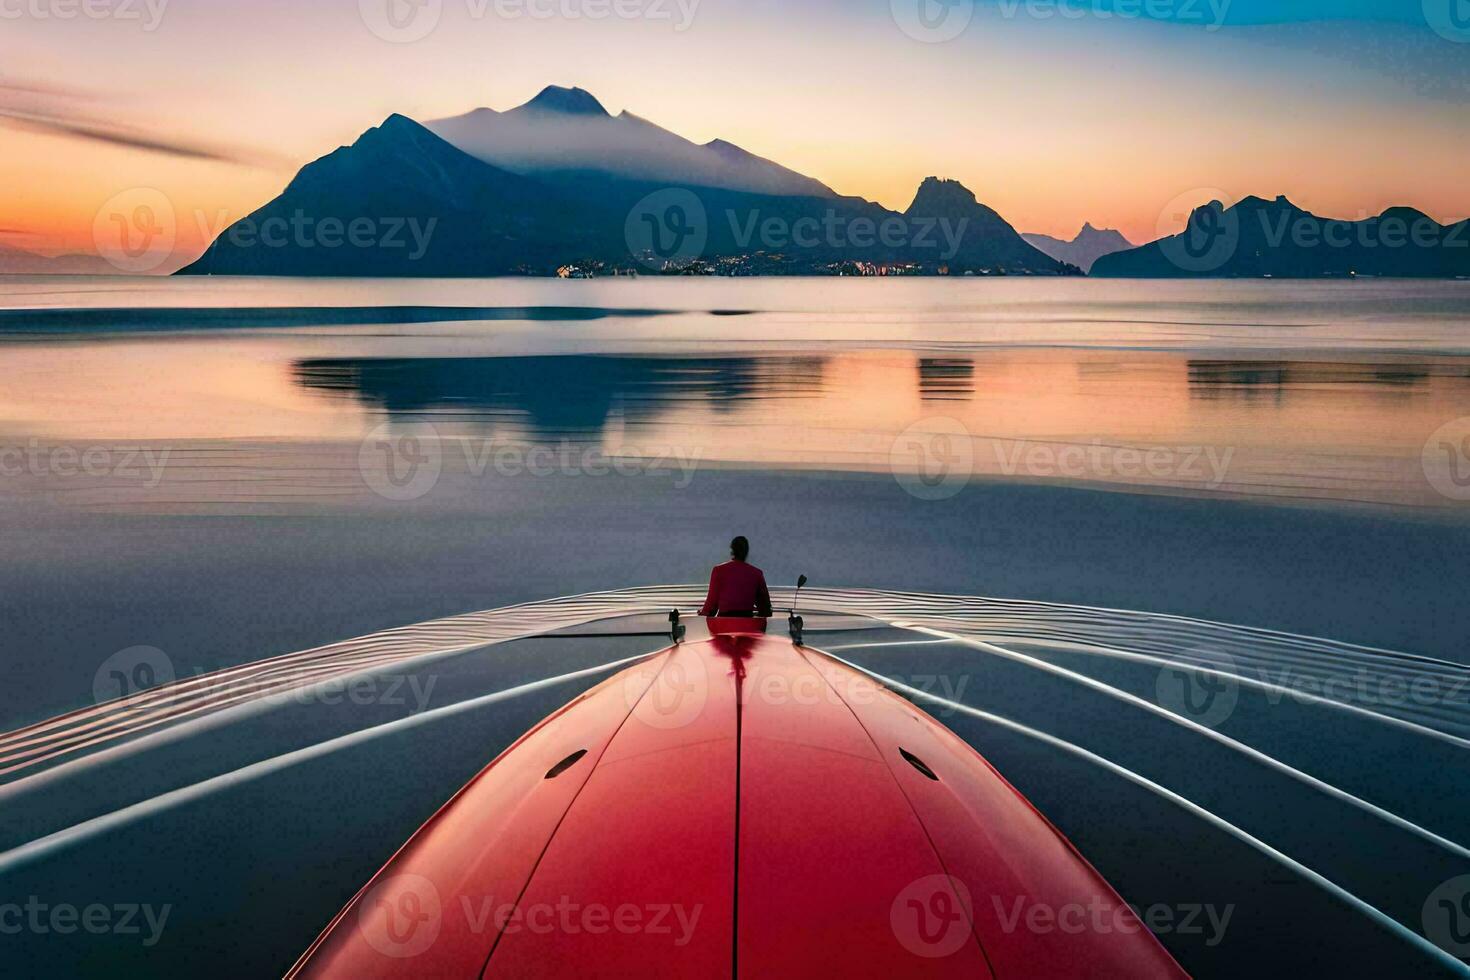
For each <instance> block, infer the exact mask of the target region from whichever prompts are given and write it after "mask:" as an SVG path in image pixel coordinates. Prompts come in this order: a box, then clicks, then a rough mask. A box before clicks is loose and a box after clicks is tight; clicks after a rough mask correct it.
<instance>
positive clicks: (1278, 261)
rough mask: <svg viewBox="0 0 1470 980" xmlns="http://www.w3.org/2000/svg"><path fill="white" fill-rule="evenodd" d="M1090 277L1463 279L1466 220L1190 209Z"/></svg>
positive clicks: (1285, 208)
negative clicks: (1180, 227)
mask: <svg viewBox="0 0 1470 980" xmlns="http://www.w3.org/2000/svg"><path fill="white" fill-rule="evenodd" d="M1092 274H1093V275H1094V276H1101V277H1117V278H1193V277H1204V278H1239V277H1272V278H1278V279H1312V278H1329V277H1351V276H1392V277H1405V278H1453V277H1463V276H1470V222H1466V221H1462V222H1459V223H1458V224H1454V225H1441V224H1439V223H1438V222H1436V221H1435V220H1434V219H1433V218H1430V217H1429V216H1428V215H1426V214H1423V213H1422V212H1419V211H1416V210H1414V209H1412V208H1390V209H1389V210H1387V211H1385V212H1383V213H1382V214H1381V215H1379V216H1377V217H1375V218H1368V219H1366V220H1363V221H1347V220H1342V219H1337V218H1323V217H1319V216H1318V215H1315V214H1312V213H1311V212H1309V211H1305V210H1303V209H1302V208H1299V207H1297V206H1296V205H1295V204H1293V203H1292V202H1291V201H1289V200H1287V199H1286V198H1285V197H1284V196H1283V197H1278V198H1276V199H1275V200H1272V201H1268V200H1265V199H1264V198H1259V197H1247V198H1246V199H1245V200H1243V201H1241V202H1240V203H1239V204H1236V205H1235V206H1233V207H1230V208H1227V207H1225V205H1223V204H1222V203H1220V202H1219V201H1212V202H1210V203H1209V204H1206V205H1204V206H1203V207H1199V208H1196V209H1195V210H1194V212H1193V213H1192V214H1191V215H1190V217H1189V222H1188V225H1187V226H1186V228H1185V230H1184V231H1183V232H1181V233H1180V234H1178V235H1173V236H1170V237H1168V238H1164V239H1161V240H1159V241H1157V242H1153V243H1151V244H1149V245H1144V246H1142V247H1141V248H1136V249H1131V250H1129V251H1126V252H1116V253H1114V254H1112V255H1106V256H1103V257H1102V258H1100V259H1099V260H1098V261H1097V263H1096V264H1095V265H1094V266H1093V268H1092Z"/></svg>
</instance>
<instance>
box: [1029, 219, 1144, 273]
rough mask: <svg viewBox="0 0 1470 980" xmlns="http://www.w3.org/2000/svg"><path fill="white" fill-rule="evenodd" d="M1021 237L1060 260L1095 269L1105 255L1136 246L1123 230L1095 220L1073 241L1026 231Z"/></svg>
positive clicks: (1080, 267)
mask: <svg viewBox="0 0 1470 980" xmlns="http://www.w3.org/2000/svg"><path fill="white" fill-rule="evenodd" d="M1021 237H1022V238H1024V239H1026V241H1028V242H1030V243H1031V244H1032V245H1034V246H1035V247H1036V248H1038V249H1040V250H1041V251H1042V252H1045V253H1046V254H1047V255H1050V256H1051V257H1052V258H1054V259H1056V260H1057V261H1058V262H1066V263H1069V264H1071V265H1075V266H1076V267H1077V268H1079V269H1081V270H1082V271H1083V272H1091V271H1092V266H1093V264H1094V263H1096V262H1097V260H1098V259H1100V258H1102V257H1103V256H1104V255H1112V254H1113V253H1114V252H1126V251H1128V250H1129V249H1130V248H1134V247H1136V246H1135V245H1134V244H1133V243H1132V242H1130V241H1129V240H1128V239H1126V238H1124V237H1123V233H1122V232H1119V231H1114V230H1112V229H1111V228H1108V229H1098V228H1094V227H1092V223H1091V222H1088V223H1087V224H1085V225H1083V226H1082V230H1081V231H1079V232H1078V233H1077V237H1076V238H1074V239H1072V240H1071V241H1070V242H1069V241H1064V240H1062V239H1060V238H1053V237H1051V236H1050V235H1022V236H1021Z"/></svg>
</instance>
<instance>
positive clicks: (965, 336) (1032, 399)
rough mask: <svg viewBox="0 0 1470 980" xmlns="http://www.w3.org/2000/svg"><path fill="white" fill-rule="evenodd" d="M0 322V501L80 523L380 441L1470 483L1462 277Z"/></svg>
mask: <svg viewBox="0 0 1470 980" xmlns="http://www.w3.org/2000/svg"><path fill="white" fill-rule="evenodd" d="M0 307H3V308H4V309H3V312H0V358H3V361H4V364H5V368H6V372H5V377H6V383H5V386H4V389H3V391H0V442H3V443H4V444H6V445H9V446H11V447H15V448H25V447H32V448H31V452H30V455H31V457H34V456H35V455H36V454H37V453H38V452H39V453H41V454H42V455H44V456H45V457H46V461H45V462H43V463H41V464H35V463H30V464H28V465H27V466H26V467H25V468H24V472H21V473H18V474H17V473H11V474H10V475H12V476H17V477H18V479H15V480H12V481H9V482H10V485H11V487H12V489H13V488H16V487H19V488H21V490H22V492H24V493H28V494H47V495H50V494H52V493H55V492H57V491H58V490H64V491H67V492H69V493H70V497H69V499H71V500H73V501H77V502H82V503H85V504H87V505H96V504H103V505H109V504H124V505H129V506H132V505H141V506H149V507H155V508H165V509H167V508H171V507H193V506H214V507H217V508H225V509H231V508H238V507H241V506H245V507H247V508H248V507H249V506H251V505H263V504H269V505H272V506H281V505H283V504H284V503H286V502H290V503H292V504H296V505H301V504H303V503H304V502H306V501H311V502H312V503H313V504H315V505H321V504H326V503H330V502H333V501H339V502H340V501H342V500H344V499H350V498H351V497H352V496H353V495H355V494H360V493H362V492H364V491H365V490H366V489H367V488H368V484H370V482H371V481H370V480H365V479H364V478H362V474H360V473H355V472H354V470H355V469H360V468H361V467H360V466H359V465H358V457H359V449H360V448H361V446H362V445H363V440H364V438H365V437H367V436H368V435H369V434H378V435H381V434H382V432H383V431H384V430H382V429H381V428H380V427H381V426H383V425H384V424H385V423H388V424H389V425H390V429H389V430H387V431H388V432H389V433H390V437H391V438H398V437H402V436H404V435H405V434H407V435H411V436H420V435H421V436H423V437H425V438H427V439H429V440H431V441H433V442H434V446H435V452H436V453H438V455H439V456H441V457H442V465H443V466H444V467H445V468H446V469H447V470H449V471H451V472H454V471H464V470H467V471H470V472H475V471H477V470H483V468H484V467H485V466H487V465H501V464H500V463H498V462H497V457H496V456H495V453H496V452H499V451H500V450H502V449H504V450H505V452H506V453H507V454H509V455H507V456H506V460H508V461H509V462H507V463H506V464H505V465H513V461H514V459H526V458H528V454H529V453H531V452H532V451H533V450H539V451H540V452H541V453H542V454H543V456H545V454H547V453H551V454H554V455H555V456H556V458H557V460H558V462H557V464H556V465H557V466H559V467H562V468H566V467H567V466H568V465H571V466H573V467H577V466H584V465H596V464H595V463H593V464H585V463H584V462H582V461H583V460H584V458H591V457H586V453H588V452H589V451H590V452H591V453H593V454H594V455H595V457H596V458H598V459H601V458H604V457H605V458H607V459H636V460H644V461H647V460H665V461H673V462H674V463H677V465H678V466H680V467H683V468H685V469H688V470H689V471H691V472H692V471H695V470H697V469H698V468H703V467H710V466H730V465H737V466H754V467H759V468H779V469H827V470H846V471H854V470H856V471H865V472H875V473H888V472H892V473H895V474H896V475H899V476H900V477H901V479H903V480H917V481H918V484H919V485H920V486H921V487H926V488H927V487H930V486H931V485H946V486H951V487H952V486H956V485H961V484H963V482H964V481H965V479H966V478H968V477H971V476H974V477H978V478H989V479H1008V480H1020V481H1027V482H1040V483H1081V484H1087V485H1099V486H1108V487H1120V488H1134V489H1161V488H1162V489H1168V490H1171V491H1174V492H1186V493H1193V494H1229V495H1247V496H1252V497H1271V498H1287V499H1298V498H1307V499H1319V500H1320V499H1325V500H1335V501H1371V502H1380V503H1393V504H1407V505H1413V506H1434V507H1444V506H1448V505H1451V504H1453V503H1455V502H1456V497H1457V496H1461V495H1458V494H1457V493H1456V491H1457V490H1461V489H1464V488H1465V486H1466V482H1467V481H1470V456H1467V455H1466V453H1465V449H1466V446H1467V445H1470V443H1467V442H1465V441H1464V440H1465V439H1466V438H1467V437H1470V423H1466V425H1465V426H1461V428H1466V431H1465V432H1461V431H1460V429H1459V428H1457V427H1456V426H1455V425H1454V422H1455V420H1457V419H1462V418H1464V417H1466V416H1470V357H1467V356H1466V355H1470V284H1466V283H1429V284H1425V283H1406V282H1386V281H1382V282H1380V281H1369V282H1353V283H1328V284H1307V283H1257V282H1242V283H1091V282H1076V281H1057V282H1048V281H1020V280H1017V281H994V280H987V281H956V282H939V283H935V282H932V281H893V280H885V281H881V282H877V281H862V280H774V281H750V280H746V281H720V280H714V281H711V280H638V281H626V280H625V281H611V282H610V281H602V282H569V283H564V282H548V281H536V280H525V281H427V282H425V281H414V282H396V281H365V282H339V281H325V282H322V281H296V280H286V281H271V280H222V281H211V280H178V281H175V280H156V279H146V280H84V279H13V280H7V281H5V282H3V283H0ZM1447 427H1448V428H1447ZM63 445H64V446H69V447H72V448H73V449H74V450H75V451H76V452H78V453H83V452H86V451H87V450H89V449H91V450H94V451H100V452H101V453H109V454H112V456H113V457H116V456H117V454H118V453H119V452H120V450H122V449H123V447H129V448H134V447H136V448H148V449H150V450H151V451H152V452H153V454H154V457H153V458H155V459H156V460H159V461H160V463H159V470H158V474H157V477H156V479H155V478H153V477H152V476H150V477H149V478H148V479H144V480H142V481H141V482H143V483H151V484H153V485H151V486H144V487H139V486H138V483H139V482H140V481H139V480H136V479H134V478H133V477H132V476H131V474H126V475H124V476H123V477H122V478H118V476H117V474H116V473H112V472H108V473H106V474H105V475H102V476H98V477H96V478H88V475H87V474H80V475H77V474H74V473H72V472H71V468H69V467H67V466H65V465H62V466H59V467H58V466H56V465H53V463H52V462H51V460H52V459H54V457H55V456H56V453H57V447H59V446H63ZM165 451H167V458H166V460H165V458H164V454H165ZM9 458H12V459H13V458H16V457H14V456H13V455H12V457H9ZM69 458H70V456H68V455H66V453H65V451H62V459H63V460H65V459H69ZM96 458H97V459H101V455H97V456H96ZM548 458H549V457H548ZM569 459H570V460H572V463H570V464H568V463H567V462H566V460H569ZM12 469H13V468H12ZM95 469H97V470H98V471H100V470H102V469H105V468H104V467H96V468H95ZM58 470H64V471H66V472H64V473H58V472H57V471H58ZM58 478H59V479H58ZM1446 488H1448V491H1447V490H1446ZM921 492H924V491H922V490H921Z"/></svg>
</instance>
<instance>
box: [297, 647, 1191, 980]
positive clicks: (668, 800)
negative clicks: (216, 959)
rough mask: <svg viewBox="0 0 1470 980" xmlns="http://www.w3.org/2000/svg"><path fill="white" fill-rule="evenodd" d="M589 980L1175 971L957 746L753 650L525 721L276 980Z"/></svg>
mask: <svg viewBox="0 0 1470 980" xmlns="http://www.w3.org/2000/svg"><path fill="white" fill-rule="evenodd" d="M1036 909H1040V910H1043V914H1042V915H1041V916H1040V917H1038V915H1037V914H1036V913H1035V912H1033V910H1036ZM1018 912H1019V914H1018ZM1068 916H1073V917H1075V918H1076V923H1077V924H1076V927H1073V923H1072V921H1071V919H1068V918H1066V917H1068ZM1043 919H1044V920H1045V921H1047V922H1048V923H1049V925H1048V926H1047V927H1046V928H1040V927H1038V926H1037V922H1038V921H1041V920H1043ZM589 973H591V974H596V975H598V976H627V977H635V976H636V977H662V976H667V977H710V976H722V975H729V976H749V977H763V976H770V975H798V976H801V975H814V974H834V975H839V976H848V977H893V976H905V977H908V976H912V977H987V976H995V977H1006V978H1010V977H1038V978H1041V977H1046V978H1065V977H1078V978H1081V977H1130V978H1149V977H1179V976H1183V973H1182V971H1181V970H1180V969H1179V967H1178V966H1177V965H1176V964H1175V963H1174V961H1173V960H1172V959H1171V958H1170V957H1169V955H1168V954H1167V953H1166V952H1165V951H1164V950H1163V948H1162V947H1161V946H1160V945H1159V944H1158V942H1157V940H1156V939H1155V938H1154V937H1153V936H1152V934H1150V933H1149V932H1148V930H1147V929H1145V928H1144V927H1143V925H1142V924H1141V923H1140V922H1139V921H1138V920H1137V918H1136V917H1135V916H1134V915H1133V913H1132V911H1131V910H1130V909H1129V908H1128V906H1127V905H1126V904H1124V902H1123V900H1122V899H1121V898H1120V897H1119V896H1118V895H1117V894H1116V893H1115V892H1114V891H1113V890H1112V888H1111V887H1109V886H1108V884H1107V883H1106V882H1105V881H1104V880H1103V879H1102V878H1101V877H1100V876H1099V875H1098V873H1097V872H1096V871H1095V870H1094V869H1093V868H1092V867H1091V866H1090V865H1089V864H1088V863H1087V862H1086V861H1085V860H1084V859H1083V858H1082V857H1081V855H1080V854H1078V853H1077V851H1076V850H1075V849H1074V848H1073V847H1072V846H1071V845H1070V844H1069V843H1068V842H1067V841H1066V840H1065V839H1064V838H1063V837H1062V836H1061V834H1059V833H1058V832H1057V831H1056V829H1055V828H1054V827H1052V826H1051V824H1049V823H1048V822H1047V821H1046V820H1045V819H1044V818H1043V817H1042V816H1041V815H1040V814H1039V813H1038V812H1037V811H1036V810H1035V809H1034V808H1033V807H1031V805H1030V804H1029V803H1027V801H1026V800H1025V799H1024V798H1023V797H1022V796H1021V795H1020V794H1019V793H1018V792H1017V791H1016V790H1015V789H1013V788H1012V787H1011V786H1010V785H1009V784H1008V783H1007V782H1006V781H1005V780H1004V779H1003V778H1002V777H1001V776H1000V775H999V773H997V772H996V771H995V770H994V769H993V768H991V767H990V766H989V765H988V764H987V763H986V762H985V761H984V760H983V759H982V758H981V757H980V756H979V755H978V754H977V753H976V752H975V751H974V750H973V749H972V748H971V747H970V746H968V745H967V744H965V743H964V742H963V741H962V740H961V739H959V738H958V737H957V736H955V735H954V734H953V733H951V732H950V731H949V730H948V729H946V728H945V727H944V726H942V725H940V724H939V723H938V722H936V721H935V720H934V719H933V718H931V717H930V716H929V715H927V714H925V713H924V712H922V711H919V710H918V709H917V708H915V707H914V706H913V705H911V704H909V703H908V702H907V701H904V700H903V699H901V698H899V697H897V696H896V695H894V694H892V693H891V692H889V691H887V690H886V689H884V688H882V687H881V686H880V685H878V684H877V683H876V682H874V681H872V680H871V679H869V678H867V677H866V676H864V675H862V674H860V673H858V672H856V671H853V670H851V669H850V668H848V667H846V666H845V665H842V664H840V663H838V662H837V661H835V660H833V659H831V658H829V657H826V656H825V655H823V654H821V653H819V652H817V651H813V650H809V649H806V648H803V647H798V646H795V645H793V644H792V643H791V642H790V641H789V640H786V639H784V638H781V639H778V638H774V637H765V636H758V635H749V634H744V635H720V636H714V637H712V638H711V639H710V640H708V641H705V642H699V643H690V644H684V645H681V646H677V647H674V648H672V649H670V650H667V651H664V652H662V653H660V654H656V655H654V656H653V657H651V658H649V659H648V660H646V661H643V662H641V663H639V664H638V665H636V666H635V667H633V668H631V669H630V670H628V671H626V672H624V673H622V674H619V675H618V676H616V677H613V678H611V679H610V680H608V681H606V682H605V683H603V684H602V685H600V686H599V687H597V688H595V689H593V690H592V691H589V692H588V693H587V694H585V695H583V696H582V697H581V698H578V699H577V700H576V701H574V702H573V703H572V704H570V705H568V706H567V707H565V708H563V709H562V710H561V711H559V712H557V713H556V714H555V715H553V716H552V717H551V718H548V719H547V720H546V721H545V722H543V723H542V724H541V725H539V726H537V728H536V729H534V730H533V731H532V732H530V733H529V734H528V735H526V736H525V737H524V738H523V739H521V740H520V741H519V742H518V743H516V745H514V746H513V747H512V748H511V749H509V750H507V751H506V752H505V753H504V754H502V755H501V757H500V758H498V759H497V760H496V761H495V762H494V763H493V764H492V765H491V766H490V767H489V768H488V769H486V770H485V771H484V772H483V773H481V774H480V775H479V776H478V777H477V778H476V779H475V780H473V781H472V782H471V783H470V784H469V785H468V786H466V787H465V789H464V790H463V791H461V793H460V794H459V795H457V796H456V797H455V798H454V799H453V800H451V801H450V802H449V803H448V804H447V805H446V806H445V807H444V808H443V809H442V810H440V812H439V813H438V814H436V815H435V816H434V817H433V818H432V819H431V820H430V821H429V822H428V823H427V824H426V825H425V826H424V827H423V828H422V829H421V830H420V831H419V832H418V833H417V834H416V835H415V836H414V837H413V839H412V840H410V841H409V843H408V844H407V845H405V847H404V848H403V850H402V851H400V852H399V853H398V854H397V855H396V856H395V857H394V858H393V859H392V860H391V861H390V862H389V863H388V865H387V866H386V867H385V868H384V869H383V870H382V871H381V872H380V873H379V874H378V875H377V876H376V877H375V878H374V880H373V881H372V882H371V883H369V885H368V886H367V887H366V888H364V889H363V891H362V892H361V893H359V894H358V895H357V896H356V897H355V898H354V899H353V901H352V902H351V903H349V905H348V906H347V908H346V909H344V910H343V912H342V913H341V914H340V915H339V916H338V917H337V919H336V920H334V921H333V923H332V924H331V925H330V926H329V927H328V928H327V930H326V931H325V932H324V933H323V934H322V936H321V938H320V939H318V941H317V942H316V944H314V945H313V947H312V948H311V949H310V950H309V951H308V952H307V954H306V955H305V956H303V958H302V960H301V961H300V962H299V963H298V964H297V966H296V967H295V968H294V969H293V970H292V973H291V976H293V977H352V978H362V977H410V976H412V977H454V978H459V977H479V976H505V977H542V976H544V977H562V976H572V975H578V976H580V975H585V974H589Z"/></svg>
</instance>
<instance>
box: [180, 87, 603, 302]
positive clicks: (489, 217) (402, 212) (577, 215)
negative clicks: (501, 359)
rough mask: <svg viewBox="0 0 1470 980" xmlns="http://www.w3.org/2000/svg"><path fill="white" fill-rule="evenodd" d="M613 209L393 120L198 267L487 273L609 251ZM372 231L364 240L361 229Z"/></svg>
mask: <svg viewBox="0 0 1470 980" xmlns="http://www.w3.org/2000/svg"><path fill="white" fill-rule="evenodd" d="M611 223H612V216H611V215H610V214H608V215H597V214H594V213H592V209H591V208H590V206H589V205H587V204H586V203H585V202H573V201H571V200H568V199H566V198H564V197H563V196H562V195H560V194H559V193H558V192H557V191H556V190H555V189H554V188H551V187H549V186H547V185H545V184H542V183H539V182H537V181H534V180H531V179H529V178H526V177H522V176H521V175H519V174H514V173H511V172H509V171H506V170H501V169H499V168H497V167H493V166H491V165H489V164H487V163H484V162H483V161H480V160H476V159H474V158H473V157H471V156H469V155H468V154H466V153H464V152H462V151H461V150H458V149H456V148H454V147H453V146H450V145H449V144H448V143H446V142H445V141H444V140H442V139H440V138H439V137H438V136H435V135H434V134H433V133H431V132H429V130H427V129H425V128H424V127H423V126H421V125H420V124H418V123H417V122H414V121H413V120H411V119H409V118H407V117H405V116H401V115H393V116H390V117H389V118H388V119H387V121H385V122H384V123H383V124H382V125H381V126H379V127H377V128H376V129H371V130H369V131H368V132H367V133H365V134H363V136H362V137H361V138H360V139H358V141H357V142H356V143H354V144H352V145H351V146H350V147H343V148H341V149H339V150H337V151H335V152H334V153H331V154H329V155H327V156H325V157H323V158H322V159H320V160H317V161H316V162H314V163H311V164H309V165H307V166H306V167H305V168H304V169H303V170H302V171H301V172H300V173H299V174H297V176H296V179H294V180H293V181H291V183H290V184H289V185H288V186H287V187H286V189H285V191H283V192H282V194H281V196H280V197H278V198H276V199H275V200H274V201H271V202H270V203H269V204H267V205H265V206H264V207H263V208H261V209H260V210H258V211H256V212H255V213H254V214H252V215H250V216H249V217H248V218H246V219H245V220H244V221H242V222H239V223H237V224H236V225H233V226H231V227H230V228H229V229H227V230H226V231H225V232H224V233H223V234H222V235H220V237H219V238H218V239H216V240H215V241H214V243H213V244H211V245H210V247H209V248H208V250H206V251H205V253H204V255H203V256H202V257H201V258H200V259H199V260H198V261H197V262H195V263H194V264H193V265H190V266H189V267H187V268H186V269H184V270H183V273H182V274H186V275H247V276H248V275H262V276H269V275H300V276H422V275H435V276H480V275H503V274H508V273H512V272H515V271H518V270H524V271H528V272H529V271H537V270H544V269H545V268H547V267H549V266H554V264H555V263H556V262H557V261H559V260H560V259H562V258H563V257H564V256H566V255H567V254H569V253H571V254H586V253H589V252H594V251H597V250H599V249H605V248H606V247H608V246H606V245H605V244H604V243H603V241H601V240H600V239H599V238H598V235H599V232H598V231H597V230H596V229H597V228H599V227H601V228H603V229H606V228H607V227H609V226H610V224H611ZM354 226H356V227H357V228H358V229H359V231H360V234H359V235H358V236H357V237H356V238H355V239H354V238H353V236H352V229H353V228H354Z"/></svg>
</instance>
